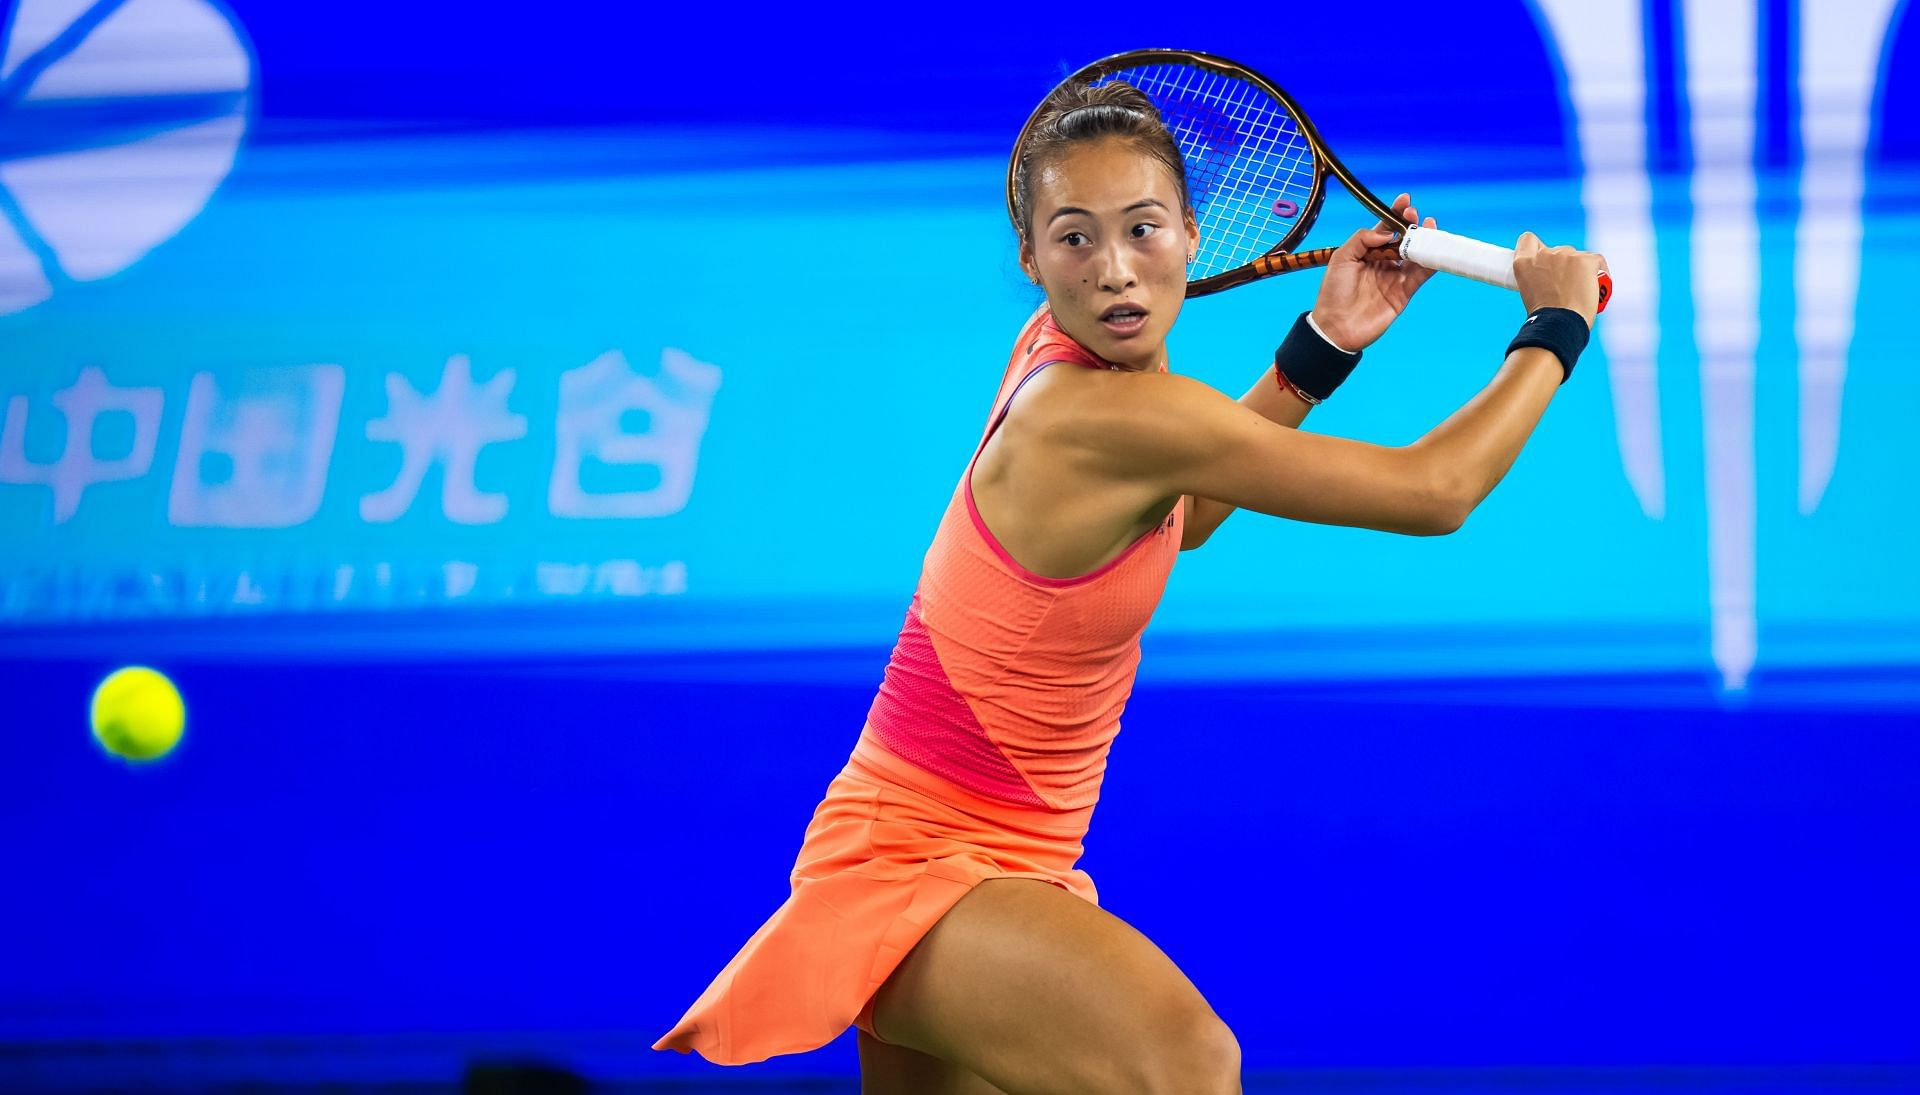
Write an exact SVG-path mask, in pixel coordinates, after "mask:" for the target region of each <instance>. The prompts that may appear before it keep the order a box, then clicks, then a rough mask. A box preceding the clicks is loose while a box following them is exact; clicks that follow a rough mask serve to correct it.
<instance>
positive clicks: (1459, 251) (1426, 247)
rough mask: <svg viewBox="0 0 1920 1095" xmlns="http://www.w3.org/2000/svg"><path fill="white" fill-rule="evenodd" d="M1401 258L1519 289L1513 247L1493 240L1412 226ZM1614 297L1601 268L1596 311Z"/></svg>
mask: <svg viewBox="0 0 1920 1095" xmlns="http://www.w3.org/2000/svg"><path fill="white" fill-rule="evenodd" d="M1400 257H1401V258H1403V259H1406V260H1408V261H1409V262H1417V263H1419V264H1420V265H1422V266H1424V267H1426V268H1427V269H1429V270H1444V271H1446V272H1447V273H1449V274H1457V275H1459V276H1460V277H1463V278H1472V279H1473V280H1475V281H1484V282H1486V283H1487V284H1488V285H1498V286H1501V287H1503V288H1507V289H1518V288H1519V285H1517V284H1516V283H1515V282H1514V280H1513V249H1512V248H1511V247H1500V246H1497V245H1495V244H1491V243H1481V242H1480V241H1479V240H1476V239H1472V238H1470V237H1467V236H1459V235H1455V234H1454V233H1452V232H1443V231H1441V230H1440V229H1438V228H1416V227H1414V226H1412V225H1408V226H1407V229H1406V232H1405V234H1403V235H1402V236H1401V237H1400ZM1612 296H1613V279H1612V278H1610V277H1608V276H1607V272H1606V271H1605V270H1602V271H1600V306H1599V307H1598V308H1596V309H1594V311H1596V312H1604V311H1606V310H1607V300H1608V299H1609V298H1611V297H1612Z"/></svg>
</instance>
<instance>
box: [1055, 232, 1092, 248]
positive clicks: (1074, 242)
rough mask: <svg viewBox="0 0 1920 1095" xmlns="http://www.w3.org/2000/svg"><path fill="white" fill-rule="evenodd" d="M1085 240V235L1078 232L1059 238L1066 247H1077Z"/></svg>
mask: <svg viewBox="0 0 1920 1095" xmlns="http://www.w3.org/2000/svg"><path fill="white" fill-rule="evenodd" d="M1086 238H1087V237H1086V236H1085V235H1082V234H1081V233H1079V232H1068V233H1067V234H1066V235H1064V236H1061V237H1060V242H1061V243H1064V244H1066V245H1067V246H1068V247H1078V246H1080V244H1081V243H1082V241H1084V240H1085V239H1086Z"/></svg>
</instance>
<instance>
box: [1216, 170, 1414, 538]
mask: <svg viewBox="0 0 1920 1095" xmlns="http://www.w3.org/2000/svg"><path fill="white" fill-rule="evenodd" d="M1393 211H1394V212H1395V213H1397V214H1399V215H1400V216H1402V217H1405V218H1406V219H1407V221H1408V222H1409V223H1412V224H1418V223H1419V222H1420V213H1419V211H1418V210H1416V209H1414V207H1413V199H1412V198H1411V197H1410V196H1409V195H1406V194H1402V195H1400V196H1399V197H1398V198H1395V199H1394V202H1393ZM1434 226H1435V225H1434V223H1433V218H1432V217H1428V218H1427V227H1428V228H1432V227H1434ZM1398 236H1399V233H1398V231H1396V230H1395V229H1393V228H1390V227H1388V226H1387V224H1386V223H1385V222H1382V223H1380V224H1378V225H1375V226H1374V227H1372V228H1363V229H1361V230H1360V231H1358V232H1355V233H1354V234H1353V235H1352V236H1350V237H1348V238H1347V242H1345V243H1343V244H1341V245H1340V250H1339V251H1337V252H1335V254H1334V257H1333V261H1332V262H1329V263H1328V264H1327V272H1326V275H1325V276H1324V277H1322V278H1321V280H1320V295H1319V296H1318V297H1317V298H1316V299H1315V300H1314V304H1313V322H1314V324H1315V325H1316V326H1318V327H1319V328H1320V333H1321V335H1322V336H1323V337H1325V338H1326V339H1327V341H1329V342H1331V343H1333V345H1334V346H1336V347H1338V348H1340V349H1343V350H1348V351H1358V350H1362V349H1365V348H1366V347H1367V346H1370V345H1372V344H1373V342H1374V340H1376V339H1378V338H1379V337H1380V336H1381V335H1382V334H1384V333H1386V330H1387V327H1388V325H1389V324H1391V323H1392V322H1393V321H1394V319H1395V318H1396V317H1398V316H1399V315H1400V313H1401V311H1402V310H1404V309H1405V308H1406V306H1407V301H1408V300H1409V299H1410V298H1412V296H1413V293H1414V290H1416V289H1418V288H1420V286H1421V285H1422V284H1423V283H1425V282H1426V280H1427V278H1428V277H1429V276H1431V275H1432V273H1433V271H1431V270H1427V269H1425V268H1423V267H1420V266H1415V265H1414V264H1413V263H1410V262H1409V263H1402V262H1401V261H1400V256H1399V253H1398V252H1397V251H1396V250H1395V248H1394V241H1395V239H1396V238H1397V237H1398ZM1240 404H1241V405H1242V406H1244V407H1246V408H1248V409H1250V410H1252V411H1255V412H1256V413H1258V414H1260V415H1261V416H1262V417H1264V418H1266V419H1268V420H1269V421H1272V422H1277V423H1279V424H1280V425H1282V426H1288V427H1296V426H1298V425H1300V423H1301V422H1302V421H1304V420H1305V419H1306V417H1307V412H1308V411H1310V410H1312V409H1313V404H1311V403H1308V402H1307V401H1306V400H1304V399H1302V398H1300V396H1299V395H1297V394H1295V393H1294V392H1293V391H1292V390H1291V389H1290V388H1287V387H1286V386H1285V385H1282V384H1281V383H1280V382H1279V378H1278V377H1276V376H1274V370H1273V368H1272V367H1269V368H1268V369H1267V371H1266V372H1265V373H1263V374H1262V375H1261V377H1260V380H1259V382H1258V383H1256V384H1254V386H1253V387H1252V388H1250V389H1248V391H1247V394H1246V395H1243V396H1241V397H1240ZM1181 504H1182V505H1184V506H1185V507H1186V511H1187V512H1186V516H1185V521H1186V524H1185V527H1184V529H1183V530H1182V532H1181V535H1180V550H1181V551H1191V550H1193V549H1194V548H1197V547H1199V546H1200V545H1201V544H1204V543H1206V542H1207V537H1209V536H1212V535H1213V530H1214V529H1217V528H1219V527H1220V524H1221V522H1223V521H1225V520H1226V519H1227V518H1228V517H1230V516H1232V514H1233V511H1234V507H1233V506H1230V505H1228V504H1226V503H1225V502H1218V501H1215V500H1214V499H1212V498H1196V497H1194V496H1193V495H1191V494H1189V495H1187V496H1186V498H1185V499H1184V500H1183V501H1182V503H1181Z"/></svg>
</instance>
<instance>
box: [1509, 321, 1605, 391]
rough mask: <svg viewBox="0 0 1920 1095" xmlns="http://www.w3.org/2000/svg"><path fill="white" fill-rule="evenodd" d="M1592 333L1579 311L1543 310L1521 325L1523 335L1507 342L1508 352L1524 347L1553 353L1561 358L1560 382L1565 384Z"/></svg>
mask: <svg viewBox="0 0 1920 1095" xmlns="http://www.w3.org/2000/svg"><path fill="white" fill-rule="evenodd" d="M1592 334H1593V330H1592V328H1590V327H1589V326H1587V321H1586V318H1585V317H1584V316H1582V315H1581V314H1580V313H1579V312H1576V311H1574V310H1573V309H1571V308H1540V309H1536V310H1535V311H1534V313H1533V314H1532V315H1530V316H1528V317H1527V321H1526V322H1525V323H1522V324H1521V325H1520V333H1519V334H1517V335H1514V336H1513V341H1512V342H1509V343H1507V352H1508V353H1512V352H1514V351H1515V350H1518V349H1520V348H1521V347H1523V346H1540V347H1544V348H1546V349H1549V350H1552V351H1553V356H1555V357H1557V358H1559V359H1560V370H1561V372H1560V383H1562V384H1565V383H1566V382H1567V378H1568V377H1570V376H1572V375H1573V363H1574V362H1576V361H1578V360H1580V351H1582V350H1584V349H1586V348H1587V339H1588V338H1590V337H1591V336H1592Z"/></svg>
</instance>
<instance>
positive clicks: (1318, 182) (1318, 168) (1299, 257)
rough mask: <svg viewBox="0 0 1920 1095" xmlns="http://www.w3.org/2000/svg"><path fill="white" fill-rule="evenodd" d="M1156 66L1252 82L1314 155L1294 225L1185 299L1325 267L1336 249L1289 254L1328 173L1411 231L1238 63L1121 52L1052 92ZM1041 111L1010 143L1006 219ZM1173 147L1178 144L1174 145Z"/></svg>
mask: <svg viewBox="0 0 1920 1095" xmlns="http://www.w3.org/2000/svg"><path fill="white" fill-rule="evenodd" d="M1156 64H1160V65H1164V64H1179V65H1190V66H1193V67H1195V68H1198V69H1201V70H1203V71H1206V72H1210V73H1212V74H1214V75H1216V76H1224V77H1226V78H1228V79H1233V80H1240V81H1243V82H1245V83H1249V84H1252V85H1253V86H1255V87H1257V88H1259V89H1260V90H1261V91H1263V92H1265V93H1266V94H1268V95H1269V96H1272V98H1273V100H1274V102H1277V103H1279V104H1280V105H1281V106H1282V107H1284V108H1286V110H1287V112H1288V113H1289V114H1291V115H1292V116H1293V120H1294V122H1295V123H1296V124H1297V125H1298V126H1299V129H1300V135H1301V136H1302V137H1303V138H1305V139H1306V142H1307V147H1308V149H1309V150H1311V151H1312V153H1313V183H1312V185H1311V187H1310V188H1309V190H1308V193H1307V199H1306V201H1305V202H1303V203H1302V204H1301V213H1300V217H1299V219H1297V220H1296V221H1295V222H1294V224H1293V227H1292V228H1290V229H1288V230H1287V233H1286V235H1284V236H1282V237H1281V238H1280V240H1279V242H1277V243H1275V244H1274V245H1273V246H1272V247H1270V248H1268V249H1267V251H1266V252H1265V253H1263V254H1261V255H1260V256H1259V257H1257V258H1255V259H1253V260H1251V261H1249V262H1245V263H1242V264H1241V265H1239V266H1236V267H1234V268H1233V269H1231V270H1222V271H1221V272H1220V273H1218V274H1213V275H1210V276H1208V277H1205V278H1202V279H1200V280H1199V281H1190V282H1188V283H1187V296H1188V297H1202V296H1206V295H1208V294H1209V293H1217V292H1220V291H1221V290H1223V289H1231V288H1233V287H1234V286H1236V285H1245V284H1246V283H1247V282H1250V281H1258V280H1259V279H1261V278H1265V277H1271V276H1273V275H1274V274H1284V273H1287V272H1289V271H1293V270H1307V269H1312V268H1315V267H1320V266H1325V265H1326V264H1327V263H1328V262H1329V261H1331V260H1332V258H1333V253H1334V251H1336V250H1338V248H1334V247H1320V248H1315V249H1313V250H1310V251H1297V252H1296V251H1294V250H1293V248H1294V247H1296V246H1298V245H1299V243H1300V241H1301V240H1302V239H1304V238H1305V237H1306V234H1307V233H1308V232H1310V231H1312V229H1313V224H1314V221H1315V220H1316V219H1318V217H1319V216H1320V204H1321V202H1323V201H1324V200H1325V199H1326V196H1327V194H1326V178H1327V176H1328V175H1332V176H1333V177H1334V178H1336V179H1338V180H1340V185H1342V186H1344V187H1346V188H1347V190H1348V192H1349V193H1351V194H1352V195H1353V196H1354V197H1355V198H1356V199H1358V200H1359V202H1360V204H1361V205H1364V206H1366V207H1367V208H1368V210H1370V211H1371V212H1373V213H1374V214H1376V215H1377V216H1379V218H1380V220H1381V222H1382V223H1384V224H1388V225H1391V226H1393V227H1394V230H1395V232H1396V233H1401V232H1405V231H1406V230H1407V229H1408V228H1409V227H1411V226H1409V225H1405V224H1402V223H1400V218H1398V217H1396V216H1395V215H1394V212H1393V207H1392V206H1389V205H1388V204H1387V203H1385V202H1383V201H1381V200H1380V199H1379V197H1378V196H1376V195H1375V194H1374V193H1373V191H1371V190H1368V189H1367V188H1366V187H1365V186H1364V185H1362V184H1361V182H1360V180H1358V179H1356V178H1354V176H1353V172H1351V171H1349V170H1347V165H1346V164H1344V163H1341V162H1340V157H1338V156H1336V155H1334V153H1333V150H1332V149H1330V148H1328V147H1327V143H1326V141H1325V140H1323V139H1322V138H1321V136H1320V131H1319V129H1317V128H1315V126H1314V124H1313V120H1312V119H1310V118H1308V117H1307V113H1306V111H1304V110H1302V109H1300V104H1299V102H1297V101H1296V100H1295V99H1294V97H1293V96H1291V95H1289V94H1287V92H1286V90H1285V89H1283V88H1281V87H1280V86H1279V85H1278V84H1275V83H1274V82H1273V81H1272V80H1269V79H1267V78H1266V77H1265V76H1262V75H1261V74H1260V73H1258V72H1255V71H1254V70H1252V69H1250V68H1248V67H1247V66H1245V65H1243V64H1240V63H1239V62H1237V61H1232V60H1229V59H1227V58H1225V57H1220V56H1216V55H1214V54H1211V53H1202V52H1200V51H1199V50H1191V49H1133V50H1127V51H1126V52H1124V53H1115V54H1112V55H1111V56H1107V57H1102V58H1100V59H1099V60H1097V61H1094V62H1092V63H1091V64H1088V65H1084V66H1082V67H1081V68H1080V69H1079V70H1078V71H1076V72H1074V73H1073V74H1071V75H1069V76H1067V77H1066V78H1065V79H1063V80H1061V81H1060V83H1059V84H1057V85H1055V90H1058V88H1060V87H1064V86H1066V85H1067V84H1069V83H1072V82H1073V81H1075V80H1082V79H1084V80H1089V81H1093V80H1100V79H1104V78H1106V77H1109V76H1113V75H1116V74H1117V73H1120V72H1123V71H1125V70H1127V69H1134V68H1142V67H1145V66H1147V65H1156ZM1051 97H1052V96H1051V94H1049V96H1048V98H1051ZM1045 109H1046V101H1045V100H1042V101H1041V104H1040V105H1039V106H1037V107H1035V108H1034V109H1033V112H1032V113H1031V114H1029V115H1028V116H1027V122H1026V124H1025V125H1023V126H1021V127H1020V135H1019V136H1018V137H1016V138H1015V139H1014V142H1013V152H1012V154H1011V155H1010V156H1009V157H1008V159H1007V216H1008V218H1009V219H1012V218H1015V217H1017V216H1018V214H1017V213H1016V212H1015V208H1014V200H1013V198H1014V179H1015V177H1016V175H1017V174H1018V172H1019V168H1020V152H1021V150H1022V149H1024V148H1025V147H1026V144H1027V136H1028V134H1030V133H1031V132H1032V131H1033V127H1034V124H1035V123H1036V122H1038V121H1039V120H1040V116H1041V112H1042V111H1043V110H1045ZM1175 143H1176V144H1178V141H1176V142H1175ZM1180 153H1181V158H1182V160H1183V161H1184V160H1185V158H1186V149H1184V148H1183V149H1181V150H1180ZM1014 223H1015V228H1016V230H1019V229H1020V226H1019V222H1018V221H1017V220H1015V221H1014Z"/></svg>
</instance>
